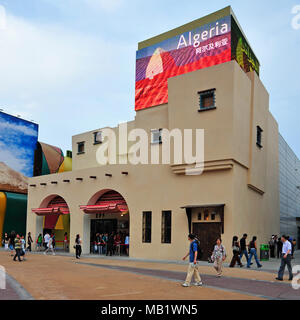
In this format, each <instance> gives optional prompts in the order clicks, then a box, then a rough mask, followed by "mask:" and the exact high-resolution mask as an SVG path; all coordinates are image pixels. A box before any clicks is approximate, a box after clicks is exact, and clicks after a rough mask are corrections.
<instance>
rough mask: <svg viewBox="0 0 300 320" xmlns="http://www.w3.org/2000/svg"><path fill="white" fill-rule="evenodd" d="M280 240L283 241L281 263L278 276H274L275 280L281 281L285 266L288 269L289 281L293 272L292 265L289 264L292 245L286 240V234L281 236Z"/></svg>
mask: <svg viewBox="0 0 300 320" xmlns="http://www.w3.org/2000/svg"><path fill="white" fill-rule="evenodd" d="M281 241H282V243H283V245H282V256H281V265H280V269H279V271H278V277H277V278H276V280H279V281H283V274H284V270H285V266H287V268H288V271H289V281H292V280H293V272H292V265H291V259H292V245H291V243H290V242H289V241H288V237H287V236H282V237H281Z"/></svg>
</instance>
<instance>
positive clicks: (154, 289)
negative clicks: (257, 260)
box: [0, 251, 300, 300]
mask: <svg viewBox="0 0 300 320" xmlns="http://www.w3.org/2000/svg"><path fill="white" fill-rule="evenodd" d="M299 256H300V254H299V252H298V253H297V255H296V259H295V260H294V261H293V265H295V264H298V262H300V261H299V260H300V259H299ZM299 264H300V263H299ZM0 265H3V266H4V267H5V268H6V271H7V273H8V274H9V275H10V276H13V277H14V278H15V279H16V281H17V282H16V281H13V282H11V281H8V285H7V289H6V290H0V300H3V299H11V300H13V299H32V298H34V299H45V300H46V299H92V300H105V299H108V300H111V299H112V300H114V299H118V300H122V299H128V300H130V299H138V300H139V299H141V300H143V299H155V300H160V299H163V300H168V299H174V300H180V299H182V300H198V299H199V300H200V299H209V300H210V299H211V300H225V299H229V300H232V299H235V300H236V299H247V300H249V299H297V300H300V290H294V289H292V287H291V283H290V282H288V281H287V278H288V276H285V281H284V282H277V281H276V280H275V277H276V271H277V269H278V266H279V261H270V262H265V263H264V264H263V265H264V268H263V270H261V269H259V270H258V269H256V268H255V267H254V268H252V269H250V270H249V269H246V268H238V267H236V268H224V272H223V277H222V278H220V279H219V278H216V275H215V271H214V269H213V268H212V265H211V264H208V263H205V262H204V263H201V267H200V270H201V276H202V279H203V282H204V286H203V287H201V288H198V287H194V286H193V287H190V288H182V287H181V283H182V282H183V280H184V279H185V276H186V269H187V263H186V262H183V261H175V262H174V261H153V260H152V261H150V260H148V261H145V260H140V259H130V258H128V257H106V256H100V257H99V256H91V255H86V256H83V257H82V259H80V260H77V259H75V258H74V256H73V255H70V254H63V253H58V254H57V255H56V256H52V255H48V256H45V255H43V254H41V253H32V254H28V255H27V261H24V262H21V263H19V262H14V261H12V258H11V257H10V256H9V255H8V254H7V253H6V252H3V251H0ZM11 283H12V284H13V286H12V285H11ZM16 284H19V287H18V285H16Z"/></svg>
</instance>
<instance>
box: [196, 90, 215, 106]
mask: <svg viewBox="0 0 300 320" xmlns="http://www.w3.org/2000/svg"><path fill="white" fill-rule="evenodd" d="M215 91H216V90H215V89H212V90H208V91H202V92H199V105H200V109H209V108H215V107H216V94H215V93H216V92H215Z"/></svg>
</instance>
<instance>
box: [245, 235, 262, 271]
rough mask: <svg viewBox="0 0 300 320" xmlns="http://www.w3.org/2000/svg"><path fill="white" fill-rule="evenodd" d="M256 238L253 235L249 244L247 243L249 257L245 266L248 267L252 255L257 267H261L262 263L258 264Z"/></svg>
mask: <svg viewBox="0 0 300 320" xmlns="http://www.w3.org/2000/svg"><path fill="white" fill-rule="evenodd" d="M256 240H257V237H255V236H254V237H253V238H252V241H250V244H249V249H250V256H249V259H248V263H247V268H250V264H251V260H252V257H253V256H254V258H255V261H256V264H257V268H261V267H262V265H261V264H260V262H259V260H258V257H257V247H256Z"/></svg>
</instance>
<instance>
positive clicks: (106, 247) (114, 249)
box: [91, 231, 129, 256]
mask: <svg viewBox="0 0 300 320" xmlns="http://www.w3.org/2000/svg"><path fill="white" fill-rule="evenodd" d="M92 246H93V247H92V250H91V251H92V253H94V254H102V255H107V256H112V255H119V256H120V255H121V254H123V255H128V254H129V235H128V234H126V233H123V232H121V231H120V232H117V233H115V232H111V233H110V234H108V233H104V234H100V233H96V235H95V237H94V240H93V241H92Z"/></svg>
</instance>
